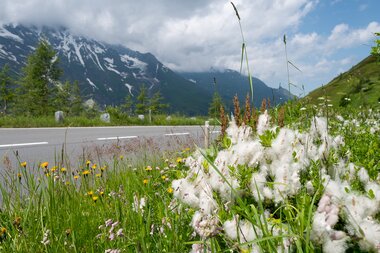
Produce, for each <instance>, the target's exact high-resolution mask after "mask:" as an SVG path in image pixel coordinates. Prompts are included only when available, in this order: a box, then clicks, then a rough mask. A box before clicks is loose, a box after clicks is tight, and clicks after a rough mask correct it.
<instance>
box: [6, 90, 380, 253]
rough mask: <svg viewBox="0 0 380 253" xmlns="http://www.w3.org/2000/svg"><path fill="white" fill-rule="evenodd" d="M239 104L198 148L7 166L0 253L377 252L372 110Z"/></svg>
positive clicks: (376, 123) (378, 195) (379, 128)
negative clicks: (214, 139) (205, 144)
mask: <svg viewBox="0 0 380 253" xmlns="http://www.w3.org/2000/svg"><path fill="white" fill-rule="evenodd" d="M323 99H324V98H323ZM249 100H250V99H249V97H248V98H247V100H246V101H248V103H246V105H245V106H244V109H240V104H239V101H238V100H237V99H235V115H234V121H232V122H230V123H229V126H228V127H227V125H226V124H227V121H226V120H225V119H226V115H221V116H222V120H221V122H223V124H222V132H223V133H225V134H224V135H223V136H221V137H220V138H219V139H218V142H216V143H215V144H214V145H212V146H210V147H208V148H206V149H205V148H196V147H195V146H194V144H193V143H191V142H190V143H183V145H182V146H181V147H179V146H176V147H175V149H173V150H172V151H171V152H164V153H162V152H157V150H156V152H155V151H154V149H151V147H149V146H145V147H142V149H141V150H139V151H137V152H136V154H138V155H137V156H136V155H132V153H131V151H127V149H120V148H115V149H114V155H113V159H111V160H104V159H98V158H97V155H96V154H85V155H83V157H82V158H81V159H80V160H78V161H76V162H75V163H74V164H76V165H75V166H72V165H69V164H73V163H72V161H71V163H68V162H67V160H68V159H70V158H69V157H64V158H63V159H58V160H57V163H56V164H47V163H44V162H43V161H41V163H39V164H35V165H32V164H29V163H28V161H24V160H22V157H19V160H20V163H19V165H18V166H16V167H14V166H9V167H7V168H6V170H5V171H2V182H3V183H2V184H1V199H2V207H1V215H0V231H1V232H0V233H1V235H0V239H1V243H0V249H1V250H2V251H4V252H158V251H159V252H190V251H192V252H223V251H228V252H336V253H337V252H346V250H347V251H348V252H377V250H378V248H379V247H380V241H379V240H380V239H379V238H380V234H379V233H380V232H379V231H380V230H379V228H380V212H379V211H380V182H379V172H380V167H379V166H380V157H379V155H378V154H379V153H380V138H379V136H380V112H379V111H376V110H368V109H363V110H354V109H352V110H351V111H350V110H347V109H344V110H335V109H333V108H331V107H329V106H327V105H326V106H318V107H315V106H308V105H304V104H301V103H296V102H292V103H289V104H287V105H286V106H284V107H276V108H269V107H268V104H267V103H266V102H263V105H262V108H261V110H260V111H258V110H255V109H253V108H250V106H249ZM321 100H322V99H321ZM223 118H224V120H223ZM176 150H177V151H176Z"/></svg>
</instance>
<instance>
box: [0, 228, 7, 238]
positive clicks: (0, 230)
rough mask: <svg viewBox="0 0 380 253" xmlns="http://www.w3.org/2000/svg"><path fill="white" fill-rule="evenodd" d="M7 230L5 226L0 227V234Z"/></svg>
mask: <svg viewBox="0 0 380 253" xmlns="http://www.w3.org/2000/svg"><path fill="white" fill-rule="evenodd" d="M6 232H7V229H6V228H5V227H1V228H0V236H3V235H4V234H5V233H6Z"/></svg>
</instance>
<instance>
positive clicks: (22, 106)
mask: <svg viewBox="0 0 380 253" xmlns="http://www.w3.org/2000/svg"><path fill="white" fill-rule="evenodd" d="M58 63H59V61H58V58H57V57H56V53H55V51H54V50H53V49H52V48H51V46H50V45H49V44H48V42H47V41H45V40H42V41H41V42H40V43H39V44H38V46H37V48H36V50H35V52H34V53H32V54H31V55H29V57H28V61H27V64H26V66H25V68H24V69H23V75H22V77H21V80H20V84H21V85H20V88H19V96H18V98H19V99H18V103H17V104H18V105H19V111H20V112H21V113H23V114H27V115H33V116H35V115H48V114H50V113H52V112H53V111H54V100H55V91H56V85H55V84H54V83H56V82H57V81H58V79H59V77H60V76H61V74H62V70H61V69H60V68H59V67H58Z"/></svg>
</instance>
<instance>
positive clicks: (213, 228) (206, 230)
mask: <svg viewBox="0 0 380 253" xmlns="http://www.w3.org/2000/svg"><path fill="white" fill-rule="evenodd" d="M191 224H192V226H193V228H194V230H195V232H196V233H197V234H198V235H199V236H200V237H201V238H203V239H207V238H209V237H213V236H215V235H217V234H218V233H219V231H220V230H221V227H220V226H219V219H218V217H216V216H215V215H210V214H207V215H203V214H202V213H201V212H199V211H198V212H196V213H195V214H194V216H193V220H192V222H191Z"/></svg>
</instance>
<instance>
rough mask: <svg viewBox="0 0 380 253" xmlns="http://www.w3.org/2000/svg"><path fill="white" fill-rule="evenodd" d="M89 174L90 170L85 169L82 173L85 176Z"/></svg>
mask: <svg viewBox="0 0 380 253" xmlns="http://www.w3.org/2000/svg"><path fill="white" fill-rule="evenodd" d="M89 174H90V171H89V170H85V171H83V172H82V175H83V176H85V177H86V176H88V175H89Z"/></svg>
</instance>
